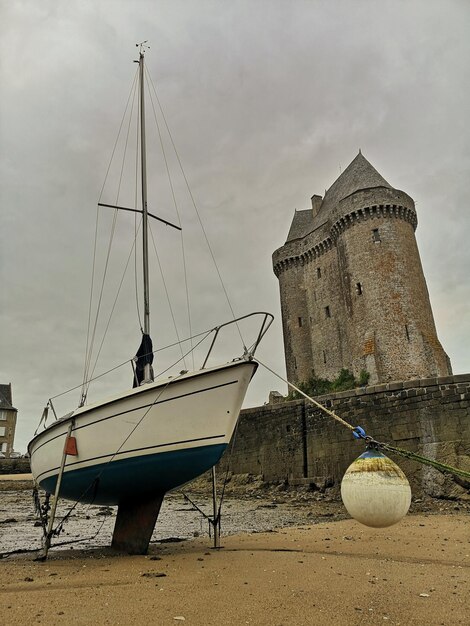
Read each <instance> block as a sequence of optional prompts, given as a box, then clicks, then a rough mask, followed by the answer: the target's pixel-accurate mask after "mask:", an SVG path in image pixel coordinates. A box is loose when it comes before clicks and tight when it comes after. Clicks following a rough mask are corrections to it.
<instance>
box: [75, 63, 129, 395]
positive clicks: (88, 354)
mask: <svg viewBox="0 0 470 626" xmlns="http://www.w3.org/2000/svg"><path fill="white" fill-rule="evenodd" d="M137 76H138V72H136V73H135V75H134V80H133V83H132V86H131V91H130V93H129V96H128V98H127V102H126V107H125V109H124V113H123V116H122V119H121V124H120V126H119V131H118V135H117V137H116V141H115V143H114V147H113V150H112V154H111V158H110V161H109V164H108V168H107V170H106V176H105V179H104V182H103V186H102V188H101V192H100V195H99V200H98V202H100V201H101V197H102V195H103V191H104V188H105V185H106V181H107V179H108V175H109V171H110V168H111V164H112V162H113V160H114V154H115V152H116V147H117V144H118V141H119V137H120V135H121V131H122V127H123V125H124V120H125V117H126V114H127V111H128V109H129V102H130V101H131V97H132V107H131V114H130V116H129V125H128V131H127V137H126V148H127V141H128V137H129V126H130V120H131V118H132V110H133V108H134V102H135V93H136V86H137ZM124 159H125V152H124V157H123V165H122V167H121V176H120V181H119V189H120V186H121V181H122V170H123V167H124ZM118 196H119V191H118ZM116 204H117V201H116ZM116 220H117V210H116V211H115V213H114V218H113V223H112V228H111V234H110V239H109V243H108V250H107V256H106V261H105V267H104V271H103V278H102V283H101V289H100V295H99V299H98V304H97V308H96V315H95V321H94V324H93V332H92V336H91V339H90V326H91V311H92V303H93V291H94V277H95V268H96V249H97V237H98V224H99V207H97V213H96V224H95V237H94V246H93V264H92V280H91V291H90V303H89V310H88V328H87V343H86V352H85V367H84V372H83V388H82V396H81V399H80V405H79V406H83V404H84V403H85V401H86V394H87V391H88V389H85V381H86V379H87V378H88V377H89V369H90V364H91V357H92V352H93V344H94V340H95V335H96V328H97V324H98V317H99V311H100V308H101V301H102V296H103V290H104V283H105V279H106V274H107V270H108V264H109V257H110V253H111V246H112V241H113V238H114V232H115V226H116Z"/></svg>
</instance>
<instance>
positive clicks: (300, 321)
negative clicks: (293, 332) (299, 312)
mask: <svg viewBox="0 0 470 626" xmlns="http://www.w3.org/2000/svg"><path fill="white" fill-rule="evenodd" d="M298 320H299V328H302V318H301V317H299V318H298Z"/></svg>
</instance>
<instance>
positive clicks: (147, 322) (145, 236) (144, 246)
mask: <svg viewBox="0 0 470 626" xmlns="http://www.w3.org/2000/svg"><path fill="white" fill-rule="evenodd" d="M139 84H140V160H141V163H140V164H141V175H142V181H141V182H142V184H141V187H142V253H143V277H144V334H145V335H150V303H149V263H148V211H147V155H146V147H145V99H144V53H143V48H142V47H141V49H140V54H139ZM152 380H153V377H152V371H151V367H150V364H149V363H147V364H146V365H145V369H144V380H143V382H151V381H152Z"/></svg>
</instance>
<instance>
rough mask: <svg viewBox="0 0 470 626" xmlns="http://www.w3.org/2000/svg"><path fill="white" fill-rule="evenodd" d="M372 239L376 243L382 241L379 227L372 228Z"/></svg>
mask: <svg viewBox="0 0 470 626" xmlns="http://www.w3.org/2000/svg"><path fill="white" fill-rule="evenodd" d="M372 241H373V242H374V243H380V242H381V239H380V233H379V229H378V228H373V229H372Z"/></svg>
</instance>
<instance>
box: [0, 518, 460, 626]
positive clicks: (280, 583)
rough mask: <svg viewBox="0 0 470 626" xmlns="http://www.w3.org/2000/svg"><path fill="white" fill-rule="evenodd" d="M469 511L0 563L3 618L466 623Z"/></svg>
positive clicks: (60, 553)
mask: <svg viewBox="0 0 470 626" xmlns="http://www.w3.org/2000/svg"><path fill="white" fill-rule="evenodd" d="M468 522H469V517H468V515H466V514H460V513H456V514H453V515H442V514H420V515H409V516H408V517H406V518H405V520H403V521H402V522H401V523H399V524H397V525H396V526H393V527H391V528H388V529H382V530H373V529H368V528H366V527H364V526H361V525H359V524H358V523H356V522H354V521H352V520H343V521H329V522H322V523H318V524H315V525H307V526H302V527H298V528H281V529H278V530H276V531H274V532H263V533H252V534H248V533H245V534H238V535H233V536H228V537H223V540H222V543H223V546H224V547H223V548H222V549H220V550H214V549H211V548H210V546H211V541H210V539H209V538H208V537H199V538H196V539H192V540H189V541H183V542H174V543H162V544H158V543H157V544H152V545H151V549H150V553H149V555H148V556H137V557H136V556H133V557H129V556H123V555H114V554H112V553H111V552H110V551H109V550H107V549H104V548H97V549H94V550H88V551H78V550H74V551H70V550H68V551H65V550H63V551H57V552H53V553H51V557H50V559H49V560H48V561H47V562H45V563H37V562H33V561H32V560H31V555H24V556H22V557H15V558H14V559H13V558H11V557H10V558H6V559H3V560H2V561H1V562H0V572H1V585H0V598H1V601H0V605H1V621H2V623H3V624H28V623H33V624H38V623H43V624H65V623H73V624H91V623H94V624H132V623H135V622H139V623H147V624H176V623H180V622H185V623H187V624H193V625H201V626H202V625H216V624H224V623H225V624H253V625H258V624H259V625H270V626H271V625H272V626H281V625H287V624H301V625H304V624H305V625H306V624H320V625H321V624H335V625H337V624H347V625H349V624H351V625H352V624H402V625H408V624H423V625H425V624H426V625H441V624H442V625H445V626H452V625H454V624H467V623H468V616H469V615H470V530H469V523H468Z"/></svg>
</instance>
